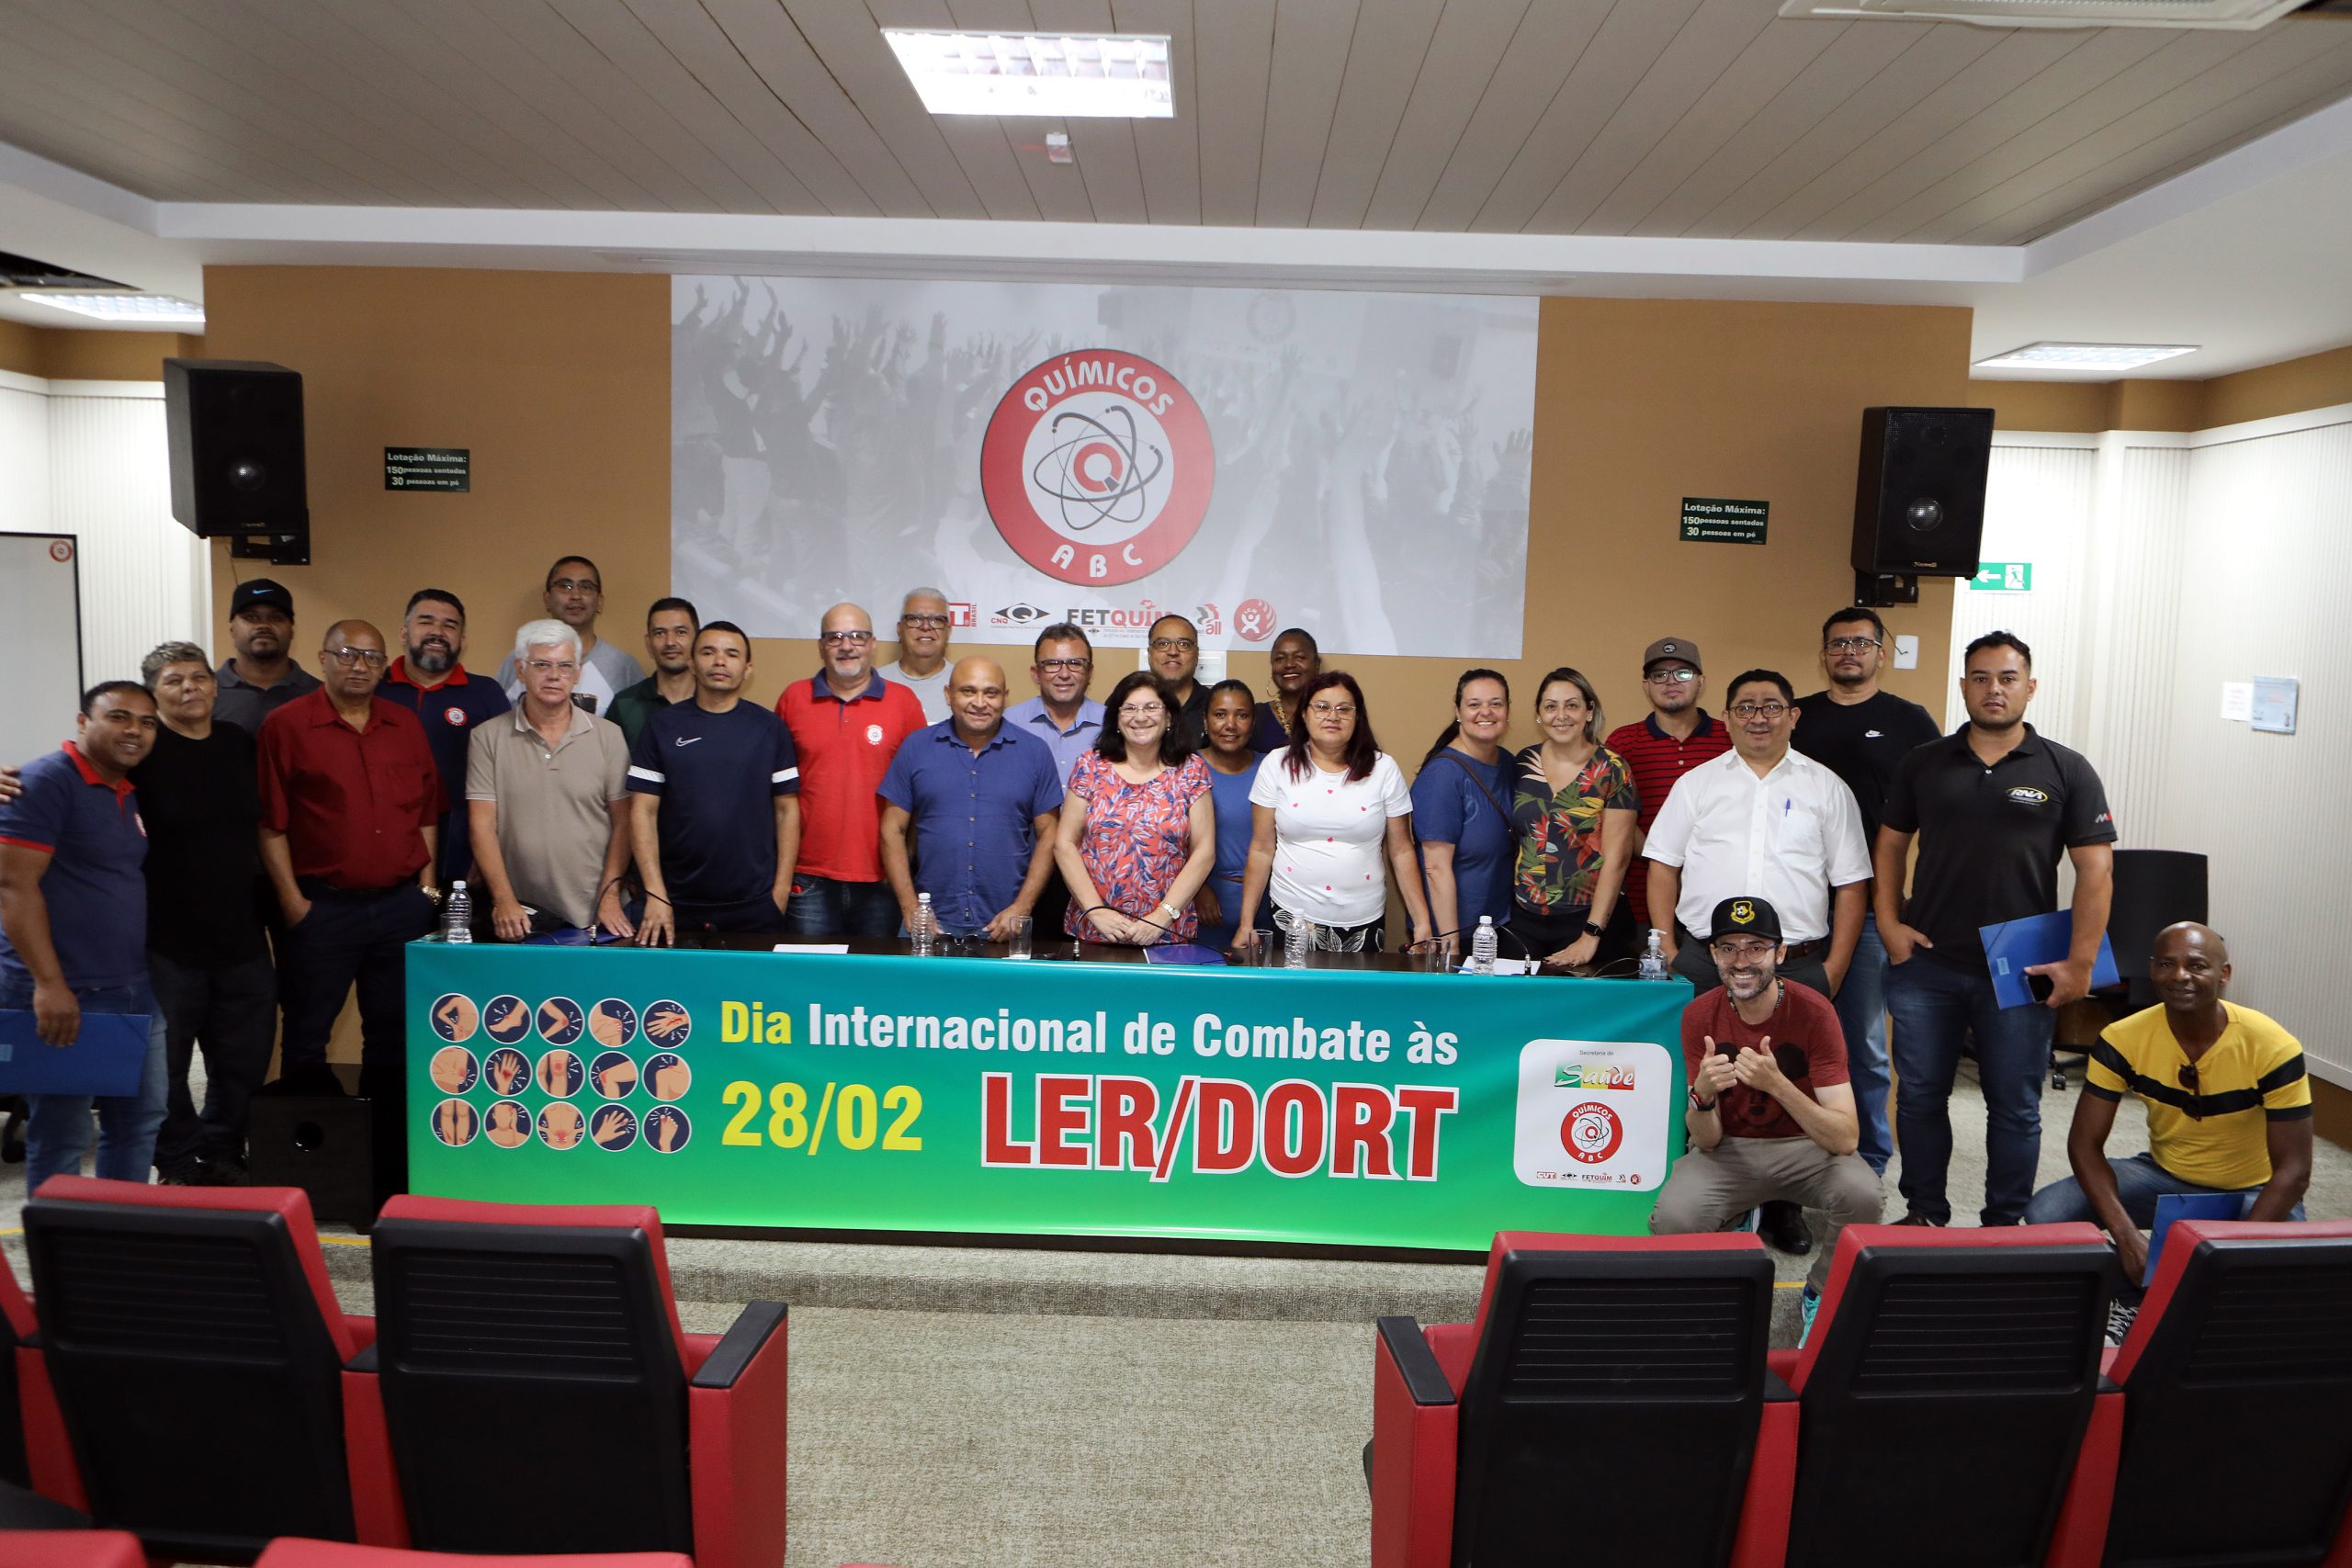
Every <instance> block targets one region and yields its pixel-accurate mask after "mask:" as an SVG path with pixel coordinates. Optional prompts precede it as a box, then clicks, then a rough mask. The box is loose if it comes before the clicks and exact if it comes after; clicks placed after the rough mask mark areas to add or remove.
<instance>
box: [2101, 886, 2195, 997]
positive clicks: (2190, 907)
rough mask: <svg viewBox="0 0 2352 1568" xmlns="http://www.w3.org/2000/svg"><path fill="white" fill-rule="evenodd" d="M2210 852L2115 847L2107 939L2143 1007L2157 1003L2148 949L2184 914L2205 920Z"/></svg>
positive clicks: (2184, 917)
mask: <svg viewBox="0 0 2352 1568" xmlns="http://www.w3.org/2000/svg"><path fill="white" fill-rule="evenodd" d="M2205 899H2206V864H2205V857H2204V856H2203V855H2200V854H2195V853H2192V852H2189V851H2187V850H2118V851H2116V852H2115V897H2114V901H2113V902H2112V903H2111V904H2109V906H2108V911H2107V939H2108V941H2109V942H2113V943H2114V944H2115V970H2116V973H2117V974H2119V975H2120V976H2123V978H2124V979H2126V980H2128V981H2130V982H2131V1001H2132V1003H2133V1005H2134V1006H2137V1007H2154V1005H2155V1002H2156V993H2155V990H2154V987H2151V986H2150V985H2149V983H2148V955H2149V954H2148V950H2149V949H2150V948H2152V947H2154V945H2155V942H2156V933H2157V932H2158V931H2162V930H2164V929H2165V927H2166V926H2168V925H2171V924H2173V923H2174V922H2176V921H2178V920H2195V921H2196V922H2197V923H2198V924H2199V925H2202V924H2204V923H2205Z"/></svg>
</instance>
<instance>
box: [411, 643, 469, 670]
mask: <svg viewBox="0 0 2352 1568" xmlns="http://www.w3.org/2000/svg"><path fill="white" fill-rule="evenodd" d="M408 661H409V662H410V663H411V664H413V665H414V666H415V667H416V668H417V669H419V670H422V671H424V672H425V673H426V674H427V675H438V674H441V673H442V672H443V671H447V669H448V668H449V667H450V666H451V665H453V664H455V663H457V662H458V656H457V655H456V654H454V653H451V652H450V651H449V650H448V649H444V648H428V649H424V651H423V652H421V653H420V652H416V651H413V650H412V651H411V652H410V654H409V656H408Z"/></svg>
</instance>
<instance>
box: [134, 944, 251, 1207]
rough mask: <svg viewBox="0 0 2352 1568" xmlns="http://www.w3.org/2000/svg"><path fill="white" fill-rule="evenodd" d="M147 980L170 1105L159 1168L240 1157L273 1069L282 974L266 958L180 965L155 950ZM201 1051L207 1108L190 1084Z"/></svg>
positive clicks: (176, 1170) (158, 1148) (158, 1142)
mask: <svg viewBox="0 0 2352 1568" xmlns="http://www.w3.org/2000/svg"><path fill="white" fill-rule="evenodd" d="M147 978H148V981H149V983H150V984H151V985H153V987H154V990H155V1005H156V1006H157V1007H159V1008H161V1009H162V1010H163V1013H164V1066H165V1077H166V1081H167V1084H168V1096H169V1098H168V1100H167V1102H166V1105H165V1109H164V1127H163V1131H162V1132H161V1133H160V1134H157V1136H156V1139H155V1168H156V1169H158V1170H162V1171H166V1172H170V1173H173V1174H182V1173H184V1171H185V1168H187V1167H188V1166H190V1165H192V1164H193V1163H194V1162H195V1160H196V1157H197V1156H198V1155H202V1156H207V1157H211V1158H217V1157H220V1156H231V1157H237V1158H242V1157H243V1154H244V1150H245V1116H246V1110H245V1108H246V1104H247V1102H248V1101H249V1100H252V1099H253V1093H254V1090H255V1089H259V1088H260V1087H261V1081H262V1079H263V1077H265V1076H266V1075H267V1073H268V1072H269V1047H270V1043H271V1041H272V1039H273V1037H274V1036H275V1035H276V1034H277V969H276V968H274V967H273V966H272V965H271V964H270V962H269V960H268V958H267V957H266V956H264V957H259V958H249V959H247V960H246V961H245V962H243V963H242V964H220V965H218V966H200V965H194V964H180V963H177V962H175V961H174V960H172V959H169V958H166V957H164V955H163V954H162V953H157V952H154V951H153V950H152V949H151V950H150V951H149V952H148V954H147ZM198 1051H202V1052H203V1053H204V1109H203V1111H202V1112H201V1113H199V1112H198V1110H197V1107H196V1101H195V1098H194V1097H193V1096H192V1095H191V1094H190V1093H189V1091H188V1087H187V1069H188V1064H189V1062H190V1061H191V1060H192V1059H193V1057H194V1055H195V1054H196V1053H197V1052H198Z"/></svg>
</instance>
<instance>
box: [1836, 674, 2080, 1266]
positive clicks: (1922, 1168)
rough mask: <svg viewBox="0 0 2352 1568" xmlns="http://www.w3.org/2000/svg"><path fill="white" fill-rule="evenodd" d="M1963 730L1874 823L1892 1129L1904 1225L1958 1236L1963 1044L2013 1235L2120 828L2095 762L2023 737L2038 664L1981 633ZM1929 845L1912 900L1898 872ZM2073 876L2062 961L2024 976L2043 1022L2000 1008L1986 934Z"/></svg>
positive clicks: (2040, 903)
mask: <svg viewBox="0 0 2352 1568" xmlns="http://www.w3.org/2000/svg"><path fill="white" fill-rule="evenodd" d="M1961 671H1962V673H1961V677H1960V690H1961V698H1962V701H1963V702H1964V703H1965V704H1966V705H1967V707H1968V722H1967V723H1966V724H1965V725H1963V726H1962V727H1961V728H1960V729H1959V730H1958V731H1956V732H1955V733H1953V734H1951V735H1950V736H1947V737H1945V738H1943V739H1939V740H1938V741H1936V743H1935V744H1933V745H1931V746H1922V747H1920V748H1919V749H1918V750H1916V751H1913V752H1911V753H1909V754H1908V755H1906V756H1905V758H1904V759H1903V761H1901V762H1900V763H1898V764H1896V766H1895V770H1894V779H1893V780H1892V781H1891V782H1890V783H1889V784H1888V785H1887V791H1886V804H1885V806H1884V807H1883V809H1882V810H1881V813H1880V816H1879V829H1878V840H1877V842H1876V843H1875V844H1874V845H1872V847H1871V853H1872V855H1873V857H1874V858H1875V860H1876V862H1877V865H1876V872H1877V877H1876V881H1875V883H1874V885H1873V888H1872V893H1873V897H1874V899H1875V901H1876V904H1877V907H1878V930H1879V935H1880V937H1881V938H1882V939H1883V940H1884V942H1886V960H1887V971H1886V1006H1887V1010H1888V1011H1889V1012H1891V1013H1893V1014H1894V1040H1893V1042H1892V1044H1893V1055H1894V1071H1895V1076H1896V1077H1897V1078H1898V1079H1899V1080H1900V1081H1901V1084H1902V1088H1901V1090H1900V1092H1899V1093H1898V1094H1897V1095H1896V1097H1895V1105H1894V1127H1895V1132H1896V1134H1897V1136H1898V1138H1899V1141H1900V1142H1901V1144H1902V1146H1903V1176H1902V1187H1903V1197H1904V1201H1905V1203H1907V1204H1908V1205H1909V1209H1910V1212H1909V1213H1907V1214H1906V1215H1905V1217H1904V1220H1903V1223H1904V1224H1918V1225H1940V1224H1949V1223H1950V1222H1951V1199H1950V1197H1949V1196H1948V1195H1947V1194H1946V1192H1945V1190H1944V1179H1945V1176H1946V1174H1947V1173H1948V1172H1949V1170H1950V1168H1951V1085H1952V1077H1953V1075H1954V1073H1955V1072H1956V1071H1957V1070H1958V1069H1959V1066H1960V1053H1961V1046H1962V1042H1963V1041H1967V1042H1970V1043H1972V1046H1973V1052H1974V1055H1975V1056H1976V1077H1977V1081H1978V1082H1979V1083H1980V1084H1982V1085H1983V1086H1984V1090H1985V1208H1984V1212H1983V1214H1982V1216H1981V1217H1982V1219H1983V1221H1984V1223H1985V1224H1988V1225H2013V1224H2017V1223H2018V1219H2019V1217H2020V1216H2021V1215H2023V1214H2024V1213H2025V1205H2026V1201H2027V1199H2028V1198H2029V1197H2030V1196H2031V1194H2032V1190H2033V1176H2034V1169H2035V1167H2036V1165H2037V1164H2038V1162H2039V1160H2040V1157H2041V1085H2042V1080H2043V1079H2044V1078H2045V1077H2047V1076H2048V1075H2049V1072H2050V1037H2051V1033H2052V1024H2053V1023H2054V1022H2055V1021H2056V1019H2057V1010H2058V1009H2060V1008H2063V1007H2065V1006H2067V1005H2068V1004H2070V1003H2073V1002H2077V1001H2080V1000H2081V999H2082V998H2084V997H2086V996H2087V995H2089V994H2090V985H2091V964H2092V963H2093V961H2094V960H2096V959H2097V958H2098V944H2099V939H2100V937H2101V936H2102V935H2103V934H2104V933H2105V932H2106V931H2107V911H2108V904H2109V898H2110V897H2111V896H2112V894H2113V892H2114V878H2115V814H2114V813H2113V812H2112V811H2110V810H2109V808H2108V804H2107V789H2106V786H2105V785H2104V784H2101V783H2100V782H2099V776H2098V772H2097V771H2096V770H2094V769H2093V768H2092V767H2091V765H2090V762H2089V761H2088V760H2087V759H2086V758H2085V757H2084V756H2083V754H2082V753H2081V752H2079V751H2075V750H2070V749H2068V748H2067V747H2064V746H2061V745H2059V744H2058V743H2057V742H2056V741H2054V740H2052V739H2049V738H2047V737H2046V736H2043V735H2041V734H2040V733H2038V732H2037V731H2036V730H2035V729H2034V728H2033V726H2031V725H2030V724H2028V723H2026V721H2025V713H2026V705H2028V704H2029V703H2030V702H2032V701H2033V694H2034V692H2035V691H2036V690H2037V682H2035V680H2034V678H2033V650H2032V649H2030V648H2028V647H2027V646H2026V645H2025V643H2024V641H2023V640H2022V639H2020V638H2019V637H2016V636H2015V635H2013V634H2011V633H2009V632H2005V631H1996V632H1987V633H1985V635H1984V636H1983V637H1978V638H1977V639H1976V640H1975V641H1974V642H1972V643H1970V644H1969V645H1968V649H1967V651H1966V653H1965V654H1964V655H1963V656H1962V665H1961ZM1915 834H1916V835H1917V837H1918V840H1919V859H1918V864H1917V867H1916V868H1914V869H1913V870H1912V874H1911V891H1910V899H1909V902H1908V903H1907V904H1906V903H1905V899H1904V871H1905V863H1907V862H1908V861H1909V859H1910V854H1911V840H1912V837H1913V836H1914V835H1915ZM2061 855H2064V857H2065V858H2066V859H2067V860H2069V861H2071V862H2072V863H2073V864H2074V868H2075V900H2074V942H2073V946H2072V949H2071V951H2070V952H2069V953H2068V954H2067V956H2066V957H2064V959H2061V960H2059V961H2058V962H2057V963H2054V964H2034V965H2032V966H2031V967H2030V968H2028V969H2027V971H2026V973H2027V974H2028V975H2038V976H2043V977H2044V978H2046V979H2047V980H2048V982H2049V984H2050V995H2049V997H2048V998H2047V999H2046V1001H2045V1002H2044V1004H2043V1005H2042V1006H2041V1007H2032V1006H2027V1007H2015V1008H2004V1007H2003V1006H2001V1004H2000V1001H1999V1000H1998V998H1996V997H1995V996H1994V994H1993V976H1992V972H1991V970H1990V969H1989V968H1988V967H1987V965H1986V962H1985V942H1984V939H1983V937H1982V936H1981V935H1979V931H1980V930H1981V928H1983V927H1985V926H1989V925H1994V924H1996V923H1998V922H2001V921H2005V920H2021V919H2028V918H2030V917H2031V916H2035V915H2046V914H2049V913H2051V912H2052V910H2054V909H2056V908H2058V861H2059V858H2060V856H2061Z"/></svg>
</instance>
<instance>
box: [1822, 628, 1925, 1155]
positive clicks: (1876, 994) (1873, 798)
mask: <svg viewBox="0 0 2352 1568" xmlns="http://www.w3.org/2000/svg"><path fill="white" fill-rule="evenodd" d="M1885 658H1886V623H1885V622H1884V621H1883V620H1881V619H1880V618H1879V615H1878V612H1877V611H1875V610H1867V609H1861V608H1859V607H1856V606H1851V605H1849V606H1845V607H1843V608H1840V609H1837V610H1833V611H1831V612H1830V614H1829V618H1828V619H1827V620H1826V621H1824V622H1823V623H1822V626H1821V672H1822V673H1823V674H1824V675H1826V676H1827V677H1828V678H1829V684H1828V685H1827V686H1826V687H1824V688H1823V689H1822V690H1820V691H1818V692H1815V693H1814V694H1812V695H1811V696H1806V697H1800V698H1798V699H1797V712H1798V715H1799V716H1801V717H1802V718H1803V719H1804V723H1803V724H1800V725H1798V726H1797V728H1796V733H1795V734H1794V736H1793V737H1792V739H1791V743H1792V745H1794V746H1795V747H1796V749H1797V750H1800V751H1802V752H1804V754H1805V755H1806V756H1808V757H1811V758H1812V759H1813V760H1814V761H1816V762H1819V763H1821V764H1822V765H1823V766H1824V767H1826V768H1827V769H1828V770H1829V771H1830V772H1831V773H1836V774H1837V775H1838V777H1839V778H1841V779H1843V780H1845V781H1846V787H1847V788H1848V789H1850V790H1852V791H1853V792H1854V804H1855V805H1856V806H1858V807H1860V808H1861V813H1862V841H1863V842H1864V843H1869V842H1871V840H1875V839H1876V838H1877V837H1878V818H1879V808H1880V807H1881V806H1882V805H1883V804H1884V802H1885V800H1886V785H1887V781H1889V780H1890V779H1892V778H1894V765H1895V764H1896V763H1897V762H1900V761H1903V757H1904V754H1905V752H1907V751H1910V750H1914V749H1916V748H1917V747H1921V746H1925V745H1927V744H1928V742H1929V741H1931V740H1935V739H1938V738H1939V736H1940V734H1941V731H1939V729H1938V728H1936V721H1935V719H1934V717H1933V716H1930V715H1929V714H1928V710H1927V709H1926V708H1923V707H1921V706H1920V705H1918V704H1917V703H1913V702H1905V700H1904V699H1902V698H1901V697H1898V696H1896V695H1895V694H1894V693H1892V692H1884V691H1881V690H1880V689H1879V683H1878V681H1879V671H1881V670H1882V669H1883V667H1884V664H1885ZM1838 1021H1839V1022H1841V1023H1843V1024H1844V1025H1845V1026H1846V1065H1847V1067H1848V1069H1849V1071H1850V1072H1851V1073H1852V1075H1853V1083H1854V1100H1855V1103H1856V1104H1857V1105H1858V1106H1859V1107H1860V1111H1861V1118H1862V1146H1861V1156H1862V1158H1863V1159H1864V1160H1865V1161H1866V1162H1868V1164H1869V1165H1870V1168H1871V1169H1872V1170H1875V1171H1877V1172H1878V1173H1879V1174H1880V1175H1881V1176H1883V1175H1885V1174H1886V1162H1887V1159H1888V1157H1889V1156H1892V1155H1893V1154H1894V1140H1893V1138H1892V1137H1891V1136H1890V1134H1889V1132H1888V1128H1887V1124H1886V1090H1887V1072H1886V944H1885V943H1883V942H1881V941H1879V936H1878V917H1877V916H1876V915H1874V914H1871V913H1869V912H1868V911H1867V910H1866V911H1865V912H1864V914H1863V916H1862V934H1861V937H1860V940H1859V941H1857V942H1855V944H1854V962H1853V963H1852V964H1850V965H1849V966H1848V968H1847V970H1846V983H1845V984H1844V985H1842V986H1840V987H1838Z"/></svg>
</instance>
